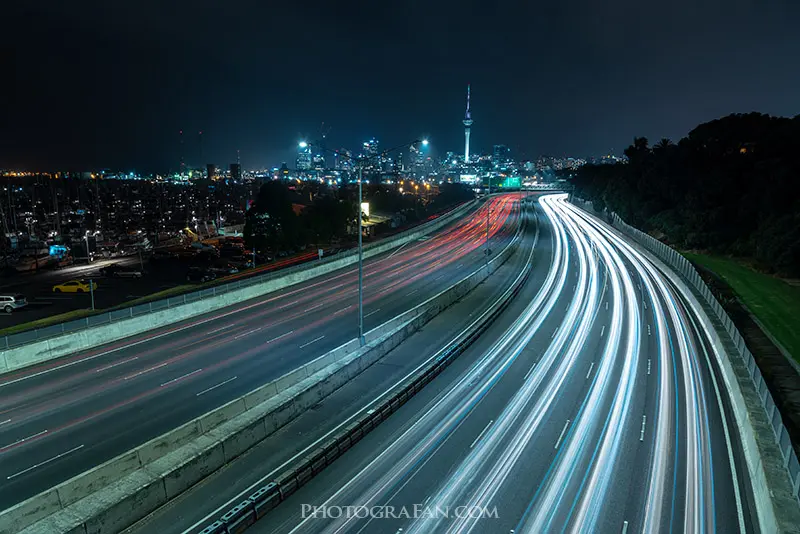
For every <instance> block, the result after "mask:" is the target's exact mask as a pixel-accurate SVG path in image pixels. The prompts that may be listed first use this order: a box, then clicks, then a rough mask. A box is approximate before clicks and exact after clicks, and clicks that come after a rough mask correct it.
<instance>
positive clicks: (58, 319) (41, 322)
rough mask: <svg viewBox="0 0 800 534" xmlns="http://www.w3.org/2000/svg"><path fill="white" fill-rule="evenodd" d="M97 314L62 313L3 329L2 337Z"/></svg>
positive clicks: (83, 312) (89, 311) (84, 311)
mask: <svg viewBox="0 0 800 534" xmlns="http://www.w3.org/2000/svg"><path fill="white" fill-rule="evenodd" d="M95 313H97V312H93V311H92V310H89V309H84V310H72V311H68V312H66V313H61V314H58V315H53V316H51V317H45V318H44V319H37V320H35V321H30V322H28V323H22V324H17V325H14V326H9V327H8V328H3V329H2V330H0V335H2V336H8V335H11V334H16V333H17V332H22V331H24V330H34V329H36V328H44V327H46V326H52V325H54V324H58V323H66V322H68V321H74V320H75V319H82V318H83V317H86V316H87V315H94V314H95Z"/></svg>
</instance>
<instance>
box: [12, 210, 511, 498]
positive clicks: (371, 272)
mask: <svg viewBox="0 0 800 534" xmlns="http://www.w3.org/2000/svg"><path fill="white" fill-rule="evenodd" d="M518 199H519V196H518V195H503V196H499V197H495V198H493V199H491V200H490V201H489V203H490V204H491V206H490V207H491V211H490V221H489V233H490V236H491V239H490V243H491V245H490V246H491V248H492V249H495V250H499V249H500V248H502V246H503V245H504V244H505V243H508V242H509V241H510V239H511V238H512V236H513V234H514V231H515V228H516V225H517V223H518V210H519V202H518ZM486 221H487V216H486V207H485V206H483V207H481V208H480V209H478V210H476V211H473V212H471V213H470V214H469V215H468V216H466V217H465V218H464V219H462V220H461V221H459V222H458V223H457V224H454V225H451V226H449V227H448V228H446V229H444V230H442V231H439V232H437V233H435V234H433V235H431V236H428V238H424V239H421V240H418V241H416V242H413V243H409V244H407V245H405V246H403V247H400V248H398V249H395V250H394V251H391V252H389V253H387V254H384V255H382V256H379V257H376V258H372V259H370V260H368V261H367V262H365V271H364V276H365V278H364V280H365V281H364V284H365V301H364V302H365V304H364V305H365V314H364V317H365V329H367V330H369V329H370V328H372V327H375V326H377V325H379V324H381V323H383V322H385V321H386V320H388V319H391V318H392V317H394V316H396V315H398V314H399V313H402V312H403V311H405V310H407V309H409V308H411V307H413V306H414V305H416V304H418V303H419V302H422V301H423V300H425V299H426V298H428V297H430V296H432V295H434V294H436V293H438V292H439V291H441V290H443V289H444V288H446V287H448V286H449V285H450V284H452V283H453V282H454V281H456V280H457V279H459V277H460V276H465V275H466V274H468V273H469V272H471V271H472V270H474V269H475V268H476V267H477V266H478V265H480V264H481V263H482V262H483V261H484V254H483V246H484V240H485V235H486ZM357 308H358V305H357V275H356V268H355V266H351V267H348V268H346V269H342V270H339V271H336V272H333V273H331V274H329V275H326V276H324V277H319V278H316V279H314V280H310V281H308V282H305V283H302V284H298V285H295V286H291V287H289V288H286V289H284V290H281V291H278V292H275V293H272V294H269V295H266V296H264V297H260V298H257V299H253V300H251V301H247V302H244V303H241V304H239V305H236V306H234V307H230V308H226V309H224V310H219V311H217V312H214V313H210V314H206V315H204V316H200V317H197V318H194V319H192V320H189V321H184V322H182V323H177V324H174V325H169V326H165V327H164V328H163V329H159V330H154V331H152V332H149V333H148V334H147V335H142V336H135V337H132V338H128V339H126V340H123V341H120V342H117V343H113V344H110V345H108V346H104V347H99V348H97V349H94V350H91V351H87V352H86V353H81V354H75V355H72V356H69V357H67V358H64V359H61V360H58V361H55V362H48V363H45V364H42V365H38V366H34V367H31V368H28V369H25V370H22V371H20V372H16V373H13V374H7V375H3V376H2V377H0V480H2V482H3V483H2V485H0V509H5V508H7V507H9V506H11V505H13V504H15V503H17V502H19V501H22V500H24V499H25V498H27V497H30V496H32V495H34V494H36V493H37V492H39V491H42V490H45V489H47V488H50V487H52V486H54V485H55V484H57V483H59V482H61V481H63V480H66V479H68V478H69V477H71V476H74V475H75V474H78V473H80V472H82V471H85V470H86V469H89V468H91V467H93V466H95V465H98V464H100V463H102V462H103V461H105V460H108V459H110V458H113V457H114V456H116V455H118V454H120V453H123V452H125V451H127V450H129V449H131V448H133V447H135V446H136V445H139V444H141V443H143V442H145V441H147V440H148V439H151V438H153V437H156V436H158V435H160V434H162V433H164V432H166V431H168V430H170V429H172V428H175V427H176V426H178V425H180V424H182V423H183V422H186V421H188V420H190V419H192V418H194V417H197V416H199V415H202V414H204V413H206V412H208V411H209V410H212V409H214V408H216V407H218V406H220V405H222V404H224V403H226V402H228V401H230V400H232V399H235V398H237V397H239V396H242V395H243V394H245V393H247V392H249V391H251V390H253V389H255V388H256V387H258V386H260V385H262V384H264V383H266V382H269V381H270V380H272V379H274V378H277V377H279V376H280V375H282V374H284V373H286V372H288V371H291V370H293V369H295V368H297V367H298V366H300V365H303V364H304V363H306V362H308V361H310V360H312V359H314V358H316V357H317V356H319V355H321V354H323V353H325V352H327V351H329V350H331V349H333V348H335V347H337V346H339V345H341V344H342V343H345V342H347V341H349V340H351V339H353V338H354V337H356V335H357V324H358V321H357Z"/></svg>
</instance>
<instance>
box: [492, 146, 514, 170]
mask: <svg viewBox="0 0 800 534" xmlns="http://www.w3.org/2000/svg"><path fill="white" fill-rule="evenodd" d="M493 152H494V154H493V156H492V159H493V160H494V164H495V166H497V165H501V164H503V163H505V162H506V161H508V160H509V159H510V157H511V149H510V148H508V146H506V145H494V150H493Z"/></svg>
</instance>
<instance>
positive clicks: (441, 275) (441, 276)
mask: <svg viewBox="0 0 800 534" xmlns="http://www.w3.org/2000/svg"><path fill="white" fill-rule="evenodd" d="M441 278H444V275H443V274H440V275H439V276H437V277H436V278H434V279H433V281H434V282H435V281H437V280H440V279H441Z"/></svg>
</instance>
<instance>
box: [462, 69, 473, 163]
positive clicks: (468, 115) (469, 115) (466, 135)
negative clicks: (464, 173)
mask: <svg viewBox="0 0 800 534" xmlns="http://www.w3.org/2000/svg"><path fill="white" fill-rule="evenodd" d="M461 122H462V123H463V124H464V163H469V130H470V127H471V126H472V113H471V112H470V110H469V85H467V112H466V113H465V114H464V120H463V121H461Z"/></svg>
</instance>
